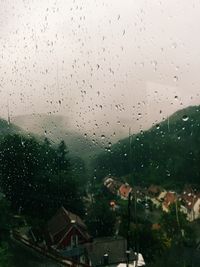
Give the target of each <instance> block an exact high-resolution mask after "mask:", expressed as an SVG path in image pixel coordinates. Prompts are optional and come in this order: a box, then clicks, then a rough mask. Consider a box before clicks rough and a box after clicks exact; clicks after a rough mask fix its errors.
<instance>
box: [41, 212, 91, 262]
mask: <svg viewBox="0 0 200 267" xmlns="http://www.w3.org/2000/svg"><path fill="white" fill-rule="evenodd" d="M45 239H46V243H47V246H48V247H49V248H51V249H53V250H55V251H57V252H59V253H60V254H61V255H62V256H66V257H67V258H71V259H73V258H74V257H75V258H76V260H77V259H78V260H79V261H80V262H82V263H87V261H86V255H85V252H84V249H83V245H84V244H85V243H88V242H91V240H92V238H91V236H90V235H89V234H88V232H87V227H86V225H85V223H84V222H83V221H82V219H81V218H80V217H79V216H78V215H76V214H74V213H72V212H70V211H67V210H66V209H65V208H64V207H61V208H60V209H59V210H58V211H57V213H56V214H55V215H54V216H53V217H52V218H51V220H50V221H49V222H48V223H47V229H46V238H45ZM85 261H86V262H85Z"/></svg>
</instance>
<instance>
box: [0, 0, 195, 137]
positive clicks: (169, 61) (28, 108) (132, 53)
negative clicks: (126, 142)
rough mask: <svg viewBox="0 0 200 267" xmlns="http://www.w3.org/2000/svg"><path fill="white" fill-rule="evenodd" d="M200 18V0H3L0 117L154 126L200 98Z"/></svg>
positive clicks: (104, 128) (91, 126) (87, 126)
mask: <svg viewBox="0 0 200 267" xmlns="http://www.w3.org/2000/svg"><path fill="white" fill-rule="evenodd" d="M199 25H200V1H199V0H198V1H197V0H167V1H166V0H162V1H158V0H152V1H150V0H146V1H145V0H126V1H122V0H106V1H103V0H82V1H81V0H76V1H75V0H74V1H71V0H63V1H55V0H54V1H51V0H49V1H47V0H42V1H38V0H32V1H26V0H24V1H20V0H10V1H9V0H4V1H3V0H1V1H0V116H1V117H6V114H7V104H8V102H9V107H10V112H11V116H16V115H19V114H32V113H46V114H63V115H65V116H67V117H68V118H69V120H70V121H71V123H72V124H73V125H75V126H76V128H77V130H79V131H81V132H91V133H92V132H96V133H103V132H105V133H106V134H109V135H111V136H113V135H117V137H118V136H123V135H127V134H128V128H129V127H131V128H132V131H133V132H135V131H139V130H140V129H146V128H148V127H149V126H151V125H152V123H153V122H155V121H161V120H162V119H163V118H166V117H167V116H168V115H170V114H171V113H173V112H174V111H175V110H177V109H181V108H183V107H185V106H188V105H194V104H200V96H199V85H200V74H199V70H200V34H199Z"/></svg>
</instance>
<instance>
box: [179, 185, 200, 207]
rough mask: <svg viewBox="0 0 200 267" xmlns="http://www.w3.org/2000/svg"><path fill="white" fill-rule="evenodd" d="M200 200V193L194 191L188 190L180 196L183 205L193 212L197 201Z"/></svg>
mask: <svg viewBox="0 0 200 267" xmlns="http://www.w3.org/2000/svg"><path fill="white" fill-rule="evenodd" d="M199 198H200V193H199V192H197V191H194V190H193V189H186V190H185V191H183V193H182V194H181V196H180V200H181V201H182V202H183V205H184V206H185V207H186V208H187V209H188V210H192V209H193V207H194V205H195V203H196V202H197V200H198V199H199Z"/></svg>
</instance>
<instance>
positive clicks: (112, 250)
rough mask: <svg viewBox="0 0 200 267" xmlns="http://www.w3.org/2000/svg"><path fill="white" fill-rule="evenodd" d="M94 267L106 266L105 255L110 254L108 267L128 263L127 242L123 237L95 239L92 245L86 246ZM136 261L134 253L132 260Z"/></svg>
mask: <svg viewBox="0 0 200 267" xmlns="http://www.w3.org/2000/svg"><path fill="white" fill-rule="evenodd" d="M85 247H86V249H87V252H88V255H89V257H90V259H91V262H92V266H102V265H104V261H103V260H104V255H105V254H108V265H111V264H115V263H123V262H126V260H127V258H126V249H127V242H126V239H124V238H123V237H116V238H114V237H105V238H97V239H94V240H93V242H92V243H90V244H86V245H85ZM133 259H134V254H133V252H132V253H131V255H130V260H133Z"/></svg>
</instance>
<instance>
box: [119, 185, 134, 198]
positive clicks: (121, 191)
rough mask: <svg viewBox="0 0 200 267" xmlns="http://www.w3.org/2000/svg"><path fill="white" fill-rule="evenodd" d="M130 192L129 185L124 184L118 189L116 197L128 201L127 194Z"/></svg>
mask: <svg viewBox="0 0 200 267" xmlns="http://www.w3.org/2000/svg"><path fill="white" fill-rule="evenodd" d="M131 192H132V188H131V187H130V185H129V184H127V183H125V184H122V185H121V186H120V188H119V191H118V195H119V196H120V197H121V199H124V200H126V199H128V196H129V193H131Z"/></svg>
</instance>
